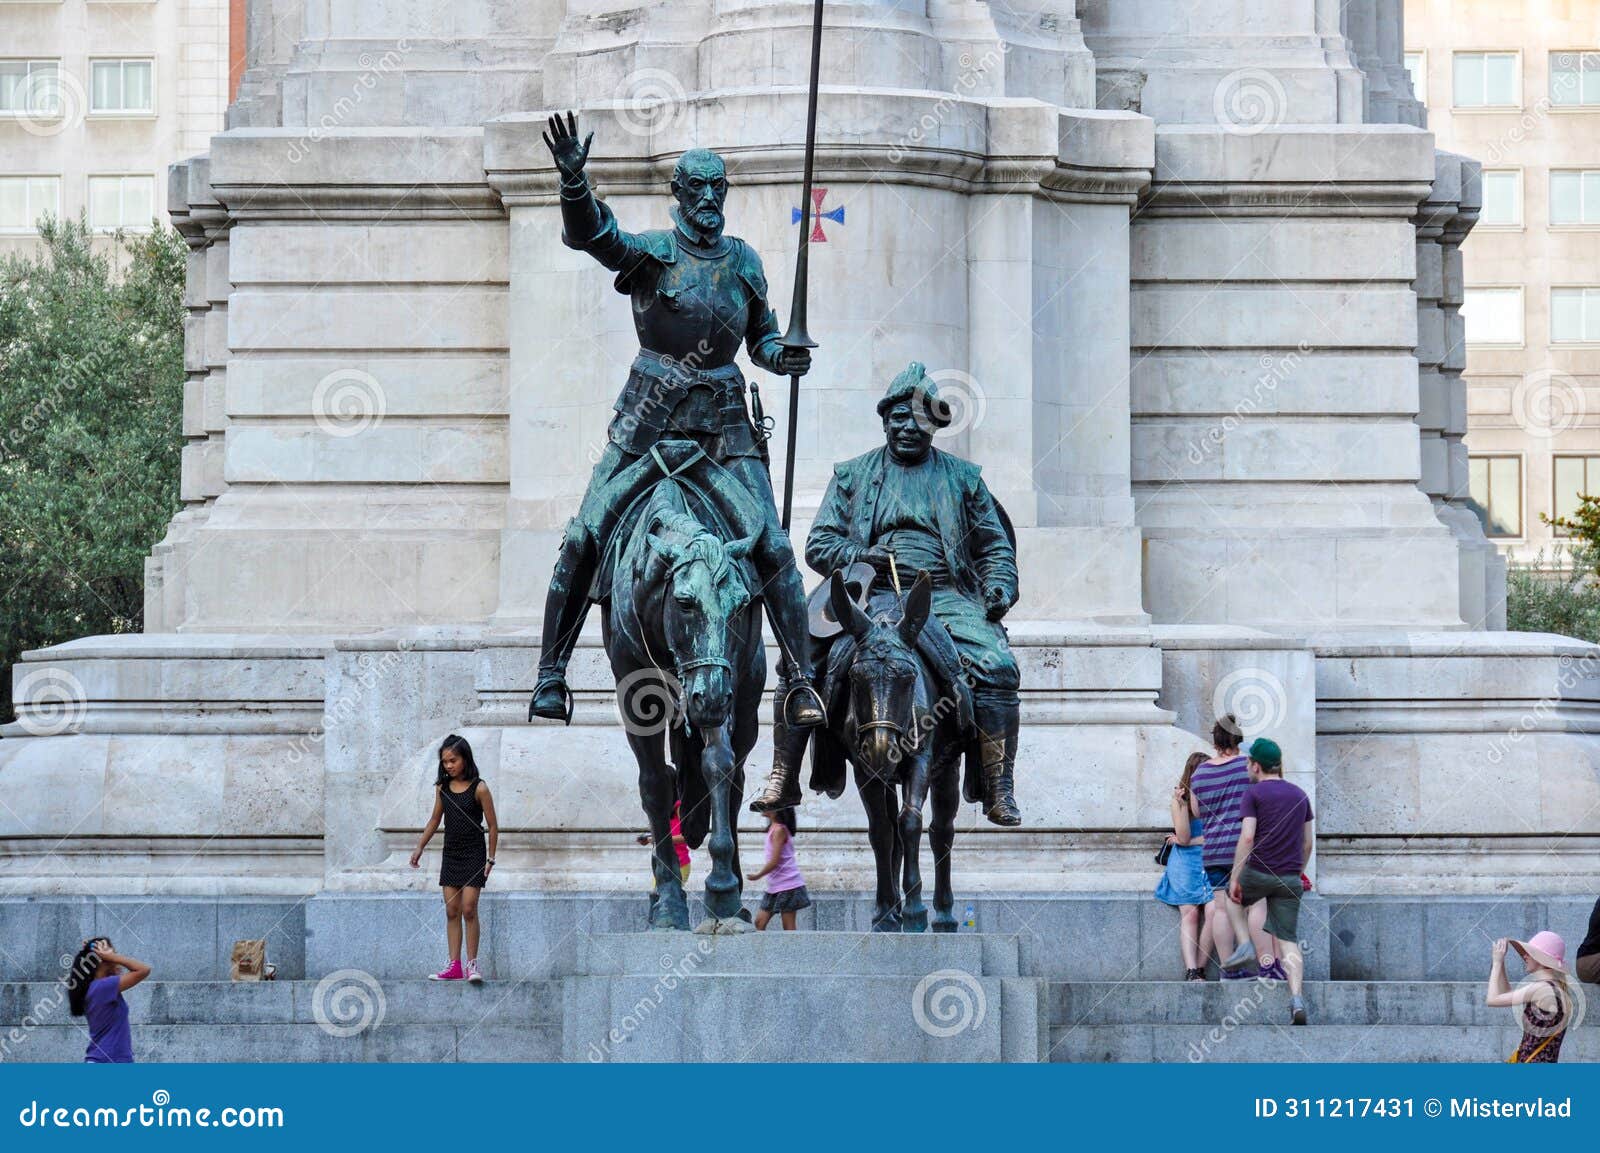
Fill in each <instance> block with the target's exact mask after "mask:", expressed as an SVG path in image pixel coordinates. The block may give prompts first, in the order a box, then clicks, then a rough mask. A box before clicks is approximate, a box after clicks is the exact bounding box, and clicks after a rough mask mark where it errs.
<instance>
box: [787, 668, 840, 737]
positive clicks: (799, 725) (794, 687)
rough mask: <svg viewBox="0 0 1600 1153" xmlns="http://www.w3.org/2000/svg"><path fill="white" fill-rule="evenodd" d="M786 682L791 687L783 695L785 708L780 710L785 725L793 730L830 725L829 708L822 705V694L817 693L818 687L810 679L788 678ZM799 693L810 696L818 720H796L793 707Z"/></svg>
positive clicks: (800, 677)
mask: <svg viewBox="0 0 1600 1153" xmlns="http://www.w3.org/2000/svg"><path fill="white" fill-rule="evenodd" d="M786 680H787V682H788V686H789V687H788V690H787V691H786V692H785V693H784V694H783V708H782V709H781V710H779V711H780V712H781V713H782V714H783V723H784V724H786V725H788V726H789V727H790V728H791V729H808V728H812V727H814V726H817V725H826V724H827V723H828V706H827V705H825V704H823V703H822V694H821V693H819V692H817V689H816V686H815V685H813V684H812V683H811V681H810V680H809V679H807V678H805V677H802V676H796V677H793V678H786ZM797 693H802V694H805V695H806V696H809V697H810V698H811V703H812V704H814V705H816V706H817V714H818V715H817V719H816V720H810V721H801V720H796V719H795V717H794V715H793V708H792V706H793V703H794V699H795V695H796V694H797Z"/></svg>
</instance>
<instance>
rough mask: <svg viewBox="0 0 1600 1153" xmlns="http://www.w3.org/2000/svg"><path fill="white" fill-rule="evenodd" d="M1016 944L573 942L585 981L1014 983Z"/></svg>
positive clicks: (677, 937) (937, 940) (869, 939)
mask: <svg viewBox="0 0 1600 1153" xmlns="http://www.w3.org/2000/svg"><path fill="white" fill-rule="evenodd" d="M1023 963H1024V961H1023V955H1022V944H1021V941H1020V940H1019V939H1018V938H1017V937H1015V936H1007V935H1003V934H997V933H965V934H959V933H917V934H904V933H901V934H894V933H846V932H811V933H780V932H770V931H769V932H766V933H741V934H737V935H733V936H720V935H719V936H709V935H704V934H697V933H683V932H666V933H661V932H657V933H594V934H589V935H587V936H584V937H582V938H581V939H580V940H579V942H578V963H577V970H576V971H577V972H579V973H582V974H585V975H589V976H621V975H640V974H646V975H652V976H653V975H656V974H659V973H662V972H667V971H671V970H674V969H679V970H682V971H684V972H685V973H693V974H694V975H696V976H711V975H714V974H719V973H727V974H737V975H741V976H752V975H757V974H761V975H782V974H808V975H814V974H857V975H863V976H914V977H922V976H924V975H926V974H928V973H932V972H935V971H937V970H946V969H948V970H960V971H961V972H964V973H970V974H972V975H973V976H990V977H1016V976H1020V975H1021V973H1022V971H1023Z"/></svg>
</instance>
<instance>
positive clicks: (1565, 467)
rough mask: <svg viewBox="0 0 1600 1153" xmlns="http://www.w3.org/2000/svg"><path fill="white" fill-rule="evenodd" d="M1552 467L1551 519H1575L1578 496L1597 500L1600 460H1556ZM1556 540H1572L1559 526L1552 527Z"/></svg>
mask: <svg viewBox="0 0 1600 1153" xmlns="http://www.w3.org/2000/svg"><path fill="white" fill-rule="evenodd" d="M1554 464H1555V492H1554V493H1553V494H1552V496H1553V498H1554V499H1552V500H1551V502H1550V507H1551V508H1552V509H1553V510H1554V514H1553V515H1554V519H1556V520H1569V519H1571V518H1572V517H1575V516H1577V515H1578V498H1579V497H1580V496H1600V456H1558V457H1556V458H1555V460H1554ZM1551 531H1552V532H1554V533H1555V534H1556V536H1571V535H1572V534H1571V532H1569V531H1568V530H1567V529H1564V528H1562V527H1561V526H1560V525H1554V526H1552V527H1551Z"/></svg>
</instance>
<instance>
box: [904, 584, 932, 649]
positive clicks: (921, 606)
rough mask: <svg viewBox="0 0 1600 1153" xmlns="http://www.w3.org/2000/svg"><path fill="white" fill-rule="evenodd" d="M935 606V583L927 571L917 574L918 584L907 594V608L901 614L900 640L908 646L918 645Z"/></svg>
mask: <svg viewBox="0 0 1600 1153" xmlns="http://www.w3.org/2000/svg"><path fill="white" fill-rule="evenodd" d="M932 605H933V581H932V580H930V579H929V577H928V574H927V572H926V571H924V572H921V573H918V574H917V583H916V584H914V585H912V586H911V591H910V592H908V593H907V594H906V600H905V608H904V610H903V611H902V612H901V614H900V639H901V640H903V641H905V642H906V644H908V645H911V644H916V641H917V636H918V634H920V633H921V632H922V626H923V625H925V624H927V623H928V610H929V609H930V608H931V607H932Z"/></svg>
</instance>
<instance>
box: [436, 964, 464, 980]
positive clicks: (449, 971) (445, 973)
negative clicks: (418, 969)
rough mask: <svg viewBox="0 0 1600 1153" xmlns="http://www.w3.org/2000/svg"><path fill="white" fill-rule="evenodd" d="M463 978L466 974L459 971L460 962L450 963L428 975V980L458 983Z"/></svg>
mask: <svg viewBox="0 0 1600 1153" xmlns="http://www.w3.org/2000/svg"><path fill="white" fill-rule="evenodd" d="M465 976H466V974H465V973H463V972H462V971H461V962H460V961H451V962H450V964H448V965H446V966H445V967H444V968H443V969H440V970H439V971H438V972H437V973H429V974H428V980H430V981H459V980H461V979H462V978H463V977H465Z"/></svg>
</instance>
